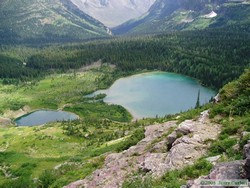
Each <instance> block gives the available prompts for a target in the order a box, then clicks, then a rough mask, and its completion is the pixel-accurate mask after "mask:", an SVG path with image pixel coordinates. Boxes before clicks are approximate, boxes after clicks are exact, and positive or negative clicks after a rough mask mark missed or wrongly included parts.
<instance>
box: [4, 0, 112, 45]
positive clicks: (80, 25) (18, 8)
mask: <svg viewBox="0 0 250 188" xmlns="http://www.w3.org/2000/svg"><path fill="white" fill-rule="evenodd" d="M100 36H108V34H107V28H106V27H105V26H104V25H103V24H101V23H100V22H99V21H97V20H95V19H94V18H92V17H90V16H88V15H86V14H84V13H82V12H81V11H80V10H79V9H78V8H77V7H76V6H75V5H74V4H72V3H70V1H67V0H53V1H52V0H23V1H18V0H3V1H1V5H0V42H1V43H12V42H14V43H15V42H23V41H25V42H27V41H30V42H34V41H36V42H37V41H40V42H41V41H48V42H51V41H69V40H77V39H86V38H93V37H100Z"/></svg>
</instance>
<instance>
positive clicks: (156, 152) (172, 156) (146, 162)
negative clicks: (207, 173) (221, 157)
mask: <svg viewBox="0 0 250 188" xmlns="http://www.w3.org/2000/svg"><path fill="white" fill-rule="evenodd" d="M176 123H177V122H176V121H169V122H166V123H164V124H158V125H151V126H148V127H146V128H145V138H144V139H143V140H141V141H140V142H139V143H138V144H137V145H135V146H132V147H130V148H129V149H128V150H125V151H123V152H121V153H113V154H109V155H108V156H107V157H106V159H105V164H104V166H103V168H102V169H98V170H96V171H95V172H94V173H93V174H92V175H91V176H89V177H87V178H85V179H84V180H79V181H77V182H74V183H71V184H70V185H68V186H65V187H66V188H75V187H88V188H92V187H93V188H94V187H102V188H105V187H106V188H115V187H121V186H122V183H123V181H124V180H125V179H126V178H128V177H129V176H131V175H133V173H135V172H137V171H138V170H141V171H143V172H145V173H150V174H151V175H152V176H153V177H160V176H162V175H163V174H164V173H166V172H167V171H169V170H173V169H180V168H183V167H184V166H186V165H191V164H193V163H194V162H195V161H196V160H197V159H198V158H200V157H201V156H203V155H204V154H205V153H206V149H207V147H208V146H207V144H206V140H208V139H212V140H215V139H216V138H217V136H218V134H219V132H220V126H219V125H217V124H212V123H211V122H210V121H209V118H208V112H207V111H206V112H204V113H202V114H201V116H200V118H199V119H198V120H196V121H195V120H187V121H184V122H182V123H181V124H180V125H178V126H177V124H176ZM173 127H177V128H176V129H175V130H174V131H173V132H172V133H171V130H172V129H173ZM167 133H169V135H166V134H167ZM179 133H181V134H179ZM167 146H168V147H167Z"/></svg>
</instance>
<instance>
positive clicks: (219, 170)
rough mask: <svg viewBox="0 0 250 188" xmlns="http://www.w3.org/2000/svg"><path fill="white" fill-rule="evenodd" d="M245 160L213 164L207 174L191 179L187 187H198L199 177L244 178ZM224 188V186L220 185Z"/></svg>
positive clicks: (215, 178)
mask: <svg viewBox="0 0 250 188" xmlns="http://www.w3.org/2000/svg"><path fill="white" fill-rule="evenodd" d="M244 163H245V161H244V160H241V161H232V162H226V163H219V164H217V165H215V166H214V168H213V169H212V170H211V172H210V174H209V175H208V176H202V177H200V178H198V179H196V180H191V181H189V182H188V184H187V187H189V188H199V187H201V186H200V180H201V179H208V180H209V179H211V180H230V179H232V180H237V179H244V178H245V177H244V173H243V166H244ZM206 188H217V187H215V186H206ZM221 188H225V187H221Z"/></svg>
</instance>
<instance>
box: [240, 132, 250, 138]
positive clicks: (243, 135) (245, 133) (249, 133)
mask: <svg viewBox="0 0 250 188" xmlns="http://www.w3.org/2000/svg"><path fill="white" fill-rule="evenodd" d="M248 135H250V132H247V131H243V132H242V133H241V136H242V137H245V136H248Z"/></svg>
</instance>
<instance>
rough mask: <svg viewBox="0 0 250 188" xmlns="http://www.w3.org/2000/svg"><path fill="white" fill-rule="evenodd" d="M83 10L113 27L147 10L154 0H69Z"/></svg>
mask: <svg viewBox="0 0 250 188" xmlns="http://www.w3.org/2000/svg"><path fill="white" fill-rule="evenodd" d="M71 1H72V2H73V3H74V4H75V5H77V6H78V7H79V9H81V10H82V11H83V12H85V13H87V14H88V15H90V16H92V17H93V18H96V19H97V20H99V21H101V22H102V23H104V24H105V25H106V26H108V27H114V26H117V25H119V24H122V23H124V22H125V21H128V20H130V19H133V18H137V17H139V16H141V15H142V14H144V13H145V12H147V11H148V9H149V8H150V6H151V5H152V4H153V3H154V2H155V0H119V1H117V0H91V1H90V0H71Z"/></svg>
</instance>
